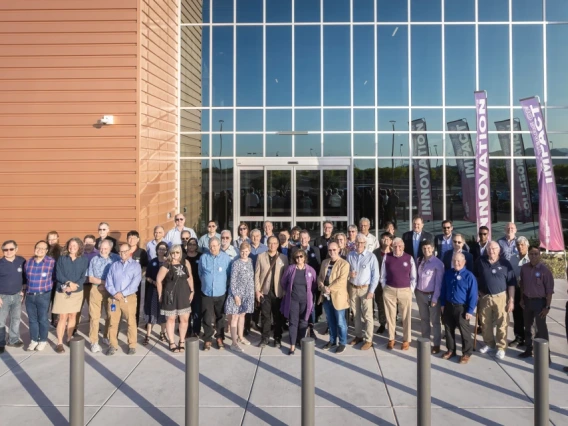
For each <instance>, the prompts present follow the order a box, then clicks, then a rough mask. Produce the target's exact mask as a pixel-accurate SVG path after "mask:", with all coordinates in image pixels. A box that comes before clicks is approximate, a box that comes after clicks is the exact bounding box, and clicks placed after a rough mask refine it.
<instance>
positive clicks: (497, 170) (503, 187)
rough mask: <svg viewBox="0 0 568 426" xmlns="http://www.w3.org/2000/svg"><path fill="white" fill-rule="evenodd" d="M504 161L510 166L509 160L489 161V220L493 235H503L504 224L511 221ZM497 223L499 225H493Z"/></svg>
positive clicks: (509, 198) (509, 194)
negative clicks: (490, 220)
mask: <svg viewBox="0 0 568 426" xmlns="http://www.w3.org/2000/svg"><path fill="white" fill-rule="evenodd" d="M506 161H507V162H508V163H509V166H510V164H511V162H510V160H489V173H490V178H491V186H490V188H491V210H492V211H491V219H492V221H493V224H492V226H491V232H492V234H493V235H503V234H504V231H505V226H504V224H505V223H507V222H510V221H511V190H510V188H509V179H508V176H507V165H506ZM499 222H501V224H499V225H495V224H497V223H499ZM496 228H497V230H496ZM499 231H500V232H499Z"/></svg>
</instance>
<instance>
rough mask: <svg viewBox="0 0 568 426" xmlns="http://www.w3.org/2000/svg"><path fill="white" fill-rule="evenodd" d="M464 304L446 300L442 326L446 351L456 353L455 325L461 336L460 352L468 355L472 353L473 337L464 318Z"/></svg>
mask: <svg viewBox="0 0 568 426" xmlns="http://www.w3.org/2000/svg"><path fill="white" fill-rule="evenodd" d="M466 313H467V312H466V310H465V306H464V305H454V304H452V303H449V302H447V303H446V306H445V307H444V328H445V330H446V346H447V347H448V351H452V352H453V353H457V345H456V327H457V328H459V330H460V334H461V338H462V353H463V354H464V355H470V356H471V354H472V353H473V337H472V336H471V330H470V326H469V321H468V320H466V319H465V314H466Z"/></svg>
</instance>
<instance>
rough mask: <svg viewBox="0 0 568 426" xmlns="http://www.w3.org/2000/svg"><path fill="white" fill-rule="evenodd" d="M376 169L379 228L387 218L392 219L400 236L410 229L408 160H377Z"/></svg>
mask: <svg viewBox="0 0 568 426" xmlns="http://www.w3.org/2000/svg"><path fill="white" fill-rule="evenodd" d="M377 171H378V173H379V191H380V193H379V221H380V226H381V230H382V227H384V223H385V222H386V221H387V220H388V221H392V222H394V223H395V226H396V228H397V229H399V230H400V231H399V233H398V235H399V236H401V235H402V233H404V232H406V230H407V229H410V226H409V217H410V214H409V205H408V200H409V186H408V185H409V181H408V179H409V167H408V160H391V159H389V160H378V167H377ZM397 198H398V199H397ZM385 200H386V201H385Z"/></svg>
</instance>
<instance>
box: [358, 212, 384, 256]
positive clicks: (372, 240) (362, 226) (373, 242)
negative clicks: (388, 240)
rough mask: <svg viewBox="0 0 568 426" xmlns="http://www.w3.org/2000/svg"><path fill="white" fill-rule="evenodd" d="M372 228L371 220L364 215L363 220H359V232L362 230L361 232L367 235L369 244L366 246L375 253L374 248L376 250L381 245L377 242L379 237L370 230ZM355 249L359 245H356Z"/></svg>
mask: <svg viewBox="0 0 568 426" xmlns="http://www.w3.org/2000/svg"><path fill="white" fill-rule="evenodd" d="M370 229H371V221H370V220H369V219H367V218H366V217H362V218H361V220H359V232H361V234H363V235H364V236H365V239H366V240H367V246H366V247H365V248H366V249H367V251H368V252H371V253H373V250H375V249H376V248H377V247H378V246H379V244H378V242H377V237H375V236H374V235H373V234H371V233H370V232H369V230H370ZM357 241H358V240H357ZM355 250H357V247H355Z"/></svg>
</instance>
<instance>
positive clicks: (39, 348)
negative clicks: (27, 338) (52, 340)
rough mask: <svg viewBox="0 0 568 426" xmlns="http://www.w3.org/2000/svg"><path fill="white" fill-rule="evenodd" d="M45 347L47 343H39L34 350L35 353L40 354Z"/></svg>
mask: <svg viewBox="0 0 568 426" xmlns="http://www.w3.org/2000/svg"><path fill="white" fill-rule="evenodd" d="M46 346H47V342H39V343H38V344H37V346H36V348H35V350H36V351H38V352H41V351H43V350H44V349H45V347H46Z"/></svg>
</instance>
